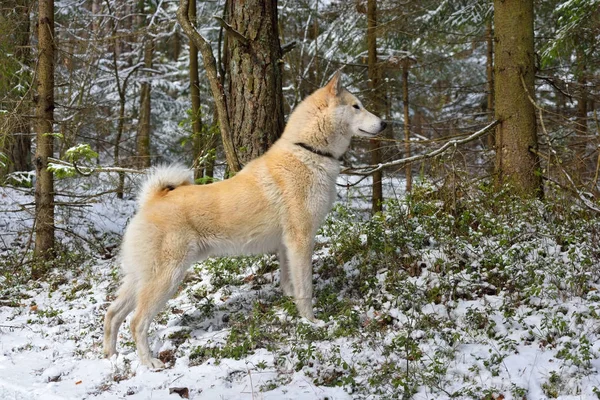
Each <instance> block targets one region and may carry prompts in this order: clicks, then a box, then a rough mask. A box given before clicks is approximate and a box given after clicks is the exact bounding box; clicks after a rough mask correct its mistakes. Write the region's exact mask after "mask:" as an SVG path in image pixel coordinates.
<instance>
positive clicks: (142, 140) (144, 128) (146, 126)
mask: <svg viewBox="0 0 600 400" xmlns="http://www.w3.org/2000/svg"><path fill="white" fill-rule="evenodd" d="M153 53H154V41H153V40H152V39H151V38H150V37H146V43H145V44H144V67H145V68H146V69H151V68H152V55H153ZM149 81H150V73H149V72H147V73H146V80H145V81H144V83H142V88H141V90H140V123H139V128H138V134H137V141H136V142H137V151H136V153H137V163H136V164H137V166H138V167H139V168H149V167H150V127H151V125H150V117H151V111H152V108H151V105H152V103H151V88H152V87H151V85H150V82H149Z"/></svg>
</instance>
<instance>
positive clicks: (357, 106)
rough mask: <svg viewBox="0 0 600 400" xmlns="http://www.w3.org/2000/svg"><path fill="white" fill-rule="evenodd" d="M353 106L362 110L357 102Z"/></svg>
mask: <svg viewBox="0 0 600 400" xmlns="http://www.w3.org/2000/svg"><path fill="white" fill-rule="evenodd" d="M352 107H353V108H356V109H357V110H360V106H359V105H358V104H355V105H353V106H352Z"/></svg>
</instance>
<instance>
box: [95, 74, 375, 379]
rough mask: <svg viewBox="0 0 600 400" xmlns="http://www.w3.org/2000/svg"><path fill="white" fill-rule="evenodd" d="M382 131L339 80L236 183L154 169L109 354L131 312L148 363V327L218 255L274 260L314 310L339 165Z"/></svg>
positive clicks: (107, 325) (283, 280) (110, 329)
mask: <svg viewBox="0 0 600 400" xmlns="http://www.w3.org/2000/svg"><path fill="white" fill-rule="evenodd" d="M385 127H386V123H385V122H384V121H383V120H381V119H380V118H379V117H377V116H375V115H374V114H372V113H370V112H369V111H367V110H365V108H364V107H363V105H362V103H361V102H360V101H359V100H358V99H357V98H356V97H355V96H354V95H352V94H351V93H350V92H348V91H347V90H345V89H344V88H343V87H342V85H341V79H340V72H339V71H338V72H336V73H335V74H334V76H333V77H332V78H331V80H330V81H329V83H327V85H325V86H324V87H322V88H320V89H318V90H316V91H315V92H314V93H313V94H311V95H310V96H309V97H307V98H306V99H305V100H304V101H303V102H301V103H300V104H299V105H298V106H297V107H296V109H295V110H294V111H293V113H292V114H291V115H290V117H289V121H288V123H287V125H286V128H285V130H284V132H283V134H282V136H281V137H280V138H279V139H278V140H277V141H276V142H275V143H274V144H273V145H272V146H271V148H270V149H269V150H268V151H267V152H266V153H264V154H263V155H262V156H260V157H258V158H256V159H254V160H252V161H251V162H249V163H248V164H247V165H246V166H245V167H244V168H243V169H242V170H241V171H240V172H238V173H237V174H236V175H235V176H233V177H232V178H230V179H227V180H224V181H221V182H217V183H212V184H209V185H194V184H193V183H192V181H191V180H190V171H189V170H188V169H185V168H183V167H182V166H177V165H175V166H167V167H158V168H156V169H154V170H153V171H152V172H151V173H150V175H149V176H148V177H147V178H146V180H145V182H144V183H143V185H142V186H141V190H140V193H139V195H138V207H139V209H138V211H137V213H136V214H135V216H134V217H133V218H132V219H131V221H130V223H129V225H128V227H127V229H126V231H125V235H124V238H123V243H122V248H121V258H122V267H123V272H124V277H123V282H122V284H121V287H120V288H119V290H118V293H117V297H116V299H115V300H114V301H113V303H112V304H111V305H110V307H109V308H108V310H107V312H106V316H105V319H104V353H105V355H106V356H107V357H110V356H112V355H113V354H116V353H117V334H118V331H119V327H120V326H121V324H122V323H123V321H124V320H125V318H126V317H127V315H128V314H129V313H131V312H132V311H133V310H134V309H135V312H134V314H133V318H132V320H131V332H132V335H133V338H134V340H135V343H136V346H137V352H138V356H139V359H140V362H141V364H142V365H145V366H147V367H149V368H162V367H164V364H163V363H162V362H161V361H160V360H158V359H156V358H152V357H151V353H150V347H149V345H148V328H149V326H150V322H151V321H152V319H153V318H154V317H155V316H156V314H157V313H158V312H159V311H160V310H161V309H162V308H163V307H164V306H165V304H166V302H167V300H169V298H171V297H172V296H173V295H174V293H175V291H176V289H177V287H178V286H179V284H180V283H181V281H182V280H183V278H184V276H185V272H186V270H187V269H188V268H189V267H190V265H191V264H192V263H194V262H197V261H200V260H203V259H206V258H208V257H213V256H234V255H246V254H260V253H273V252H276V253H277V254H278V259H279V263H280V268H281V272H280V285H281V288H282V291H283V293H284V294H285V295H286V296H292V297H293V298H294V301H295V304H296V307H297V308H298V312H299V314H300V315H301V316H302V317H305V318H306V319H308V320H310V321H315V317H314V315H313V309H312V296H313V283H312V253H313V248H314V238H315V235H316V232H317V229H318V228H319V226H320V225H321V223H322V222H323V220H324V219H325V216H326V214H327V213H328V212H329V211H330V210H331V207H332V205H333V202H334V199H335V195H336V191H335V185H336V178H337V176H338V175H339V172H340V166H341V163H340V159H341V157H342V155H343V154H344V152H345V151H346V150H347V149H348V147H349V145H350V140H351V138H352V136H363V137H374V136H376V135H378V134H379V133H380V132H381V131H383V130H384V129H385Z"/></svg>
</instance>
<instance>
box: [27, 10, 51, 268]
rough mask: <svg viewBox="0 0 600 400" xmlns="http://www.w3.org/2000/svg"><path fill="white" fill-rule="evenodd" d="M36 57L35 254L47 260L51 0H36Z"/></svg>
mask: <svg viewBox="0 0 600 400" xmlns="http://www.w3.org/2000/svg"><path fill="white" fill-rule="evenodd" d="M38 57H39V59H38V65H37V107H36V118H37V123H36V135H37V136H36V137H37V150H36V154H35V169H36V184H35V215H36V220H35V249H34V257H35V258H36V259H38V260H44V261H46V260H50V259H52V257H53V250H54V179H53V176H52V172H50V171H48V157H51V156H52V155H53V136H52V132H53V122H54V0H39V16H38ZM42 265H43V264H40V263H38V264H37V267H34V269H33V271H32V276H33V277H34V278H38V277H40V276H41V275H42V274H43V273H44V268H43V267H42Z"/></svg>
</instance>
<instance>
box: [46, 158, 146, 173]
mask: <svg viewBox="0 0 600 400" xmlns="http://www.w3.org/2000/svg"><path fill="white" fill-rule="evenodd" d="M48 162H49V163H51V164H58V165H64V166H65V167H70V168H73V169H74V170H75V171H77V172H79V173H80V174H82V175H86V176H87V175H90V174H92V173H94V172H127V173H131V174H145V173H146V171H145V170H141V169H133V168H122V167H94V168H92V167H82V166H80V165H74V164H72V163H70V162H67V161H63V160H59V159H58V158H53V157H48Z"/></svg>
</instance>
